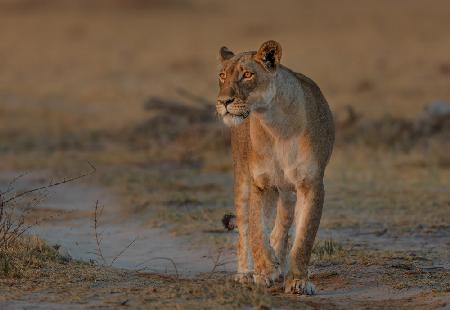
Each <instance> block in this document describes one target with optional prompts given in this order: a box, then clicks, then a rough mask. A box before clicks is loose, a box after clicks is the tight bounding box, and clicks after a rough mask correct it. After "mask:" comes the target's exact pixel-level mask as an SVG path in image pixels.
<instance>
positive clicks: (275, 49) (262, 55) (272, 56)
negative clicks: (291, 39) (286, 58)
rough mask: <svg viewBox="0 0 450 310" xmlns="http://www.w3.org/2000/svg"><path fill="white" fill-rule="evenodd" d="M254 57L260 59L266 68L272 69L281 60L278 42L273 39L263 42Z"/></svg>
mask: <svg viewBox="0 0 450 310" xmlns="http://www.w3.org/2000/svg"><path fill="white" fill-rule="evenodd" d="M256 59H257V60H258V61H260V62H261V63H262V64H263V66H264V67H265V68H266V69H267V70H269V71H272V70H274V69H275V67H276V65H277V64H279V63H280V60H281V45H280V43H278V42H276V41H273V40H270V41H267V42H264V43H263V44H262V45H261V47H260V48H259V50H258V52H257V53H256Z"/></svg>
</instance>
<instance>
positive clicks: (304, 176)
mask: <svg viewBox="0 0 450 310" xmlns="http://www.w3.org/2000/svg"><path fill="white" fill-rule="evenodd" d="M220 56H221V60H222V71H221V74H220V78H219V84H220V92H219V96H218V100H217V105H216V108H217V112H218V114H219V115H220V116H221V117H222V118H223V120H224V122H225V123H226V124H228V125H230V126H231V133H232V140H231V141H232V150H233V161H234V174H235V186H234V191H235V207H236V213H237V225H238V228H239V241H238V276H237V280H239V281H241V282H247V281H249V280H251V279H252V277H251V275H253V280H254V281H255V282H256V283H257V284H262V285H267V286H270V285H272V283H273V281H276V280H278V279H280V278H281V279H283V278H284V280H285V290H286V291H287V292H293V293H298V294H313V293H314V289H313V288H314V286H313V285H312V284H311V283H310V282H309V280H308V271H307V269H308V263H309V260H310V256H311V251H312V247H313V243H314V239H315V236H316V233H317V230H318V227H319V223H320V218H321V214H322V206H323V199H324V188H323V176H324V171H325V167H326V165H327V163H328V160H329V158H330V156H331V152H332V148H333V143H334V126H333V120H332V115H331V112H330V110H329V107H328V104H327V102H326V100H325V98H324V96H323V95H322V93H321V91H320V89H319V87H318V86H317V85H316V84H315V83H314V82H313V81H312V80H311V79H309V78H307V77H306V76H304V75H302V74H300V73H294V72H292V71H291V70H289V69H288V68H286V67H284V66H282V65H281V64H280V63H279V62H280V59H281V46H280V45H279V44H278V43H277V42H275V41H268V42H265V43H264V44H263V45H262V46H261V47H260V49H259V50H258V52H246V53H241V54H237V55H234V54H233V53H232V52H231V51H230V50H228V49H226V48H222V49H221V50H220ZM245 72H247V73H245ZM246 77H247V78H246ZM274 208H276V218H275V224H274V228H273V230H272V232H271V233H270V237H269V234H268V233H267V232H266V230H267V227H268V217H269V216H268V215H269V214H271V213H274V212H272V211H273V209H274ZM293 222H295V236H294V240H293V246H292V249H291V250H290V254H289V257H288V259H286V256H287V252H288V249H287V245H288V242H287V241H288V231H289V228H290V226H291V224H292V223H293ZM252 263H253V264H254V267H253V266H252Z"/></svg>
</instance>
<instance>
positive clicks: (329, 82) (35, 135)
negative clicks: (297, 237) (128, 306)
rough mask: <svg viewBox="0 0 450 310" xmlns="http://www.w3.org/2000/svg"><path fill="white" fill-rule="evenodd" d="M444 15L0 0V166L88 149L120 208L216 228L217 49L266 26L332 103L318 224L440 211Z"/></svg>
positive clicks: (427, 9) (338, 5)
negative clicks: (331, 145) (331, 147)
mask: <svg viewBox="0 0 450 310" xmlns="http://www.w3.org/2000/svg"><path fill="white" fill-rule="evenodd" d="M449 16H450V3H449V2H448V1H444V0H443V1H433V2H429V1H421V0H411V1H387V0H386V1H350V0H344V1H297V0H285V1H266V0H263V1H206V0H169V1H163V0H148V1H144V0H108V1H107V0H84V1H83V0H59V1H56V0H1V1H0V156H1V158H2V160H1V161H0V171H3V172H5V171H8V172H9V173H10V172H11V171H13V172H14V171H23V170H27V171H34V170H44V171H52V173H55V174H57V175H66V174H68V173H75V172H77V171H79V170H80V169H81V167H84V165H85V162H86V161H90V162H92V163H94V164H95V165H96V167H97V168H98V173H97V174H96V176H95V177H94V178H93V179H94V180H93V181H92V180H91V181H92V182H94V183H96V184H100V185H102V186H106V187H108V188H111V189H112V190H114V191H116V192H117V193H119V197H121V199H122V200H123V206H124V208H123V209H124V210H125V211H126V212H131V213H138V214H142V215H143V216H144V218H145V216H147V215H148V214H150V213H151V216H150V215H148V218H147V222H148V223H153V224H154V222H158V223H166V222H168V223H177V225H175V227H177V229H181V230H182V231H192V230H196V229H197V228H198V225H200V226H202V227H203V226H205V227H215V226H216V225H217V223H218V222H219V221H220V217H221V215H222V214H223V213H224V212H225V211H231V210H232V196H231V189H232V175H231V159H230V154H229V141H228V139H229V137H228V129H227V128H225V127H224V126H223V125H222V124H221V123H220V122H219V121H218V120H217V118H216V117H215V114H214V113H215V111H214V102H215V96H216V93H217V90H218V86H217V73H218V69H219V67H218V65H219V63H218V60H217V55H218V50H219V48H220V47H221V46H223V45H226V46H227V47H228V48H230V49H231V50H233V51H234V52H241V51H247V50H256V49H258V47H259V46H260V44H261V43H262V42H264V41H266V40H269V39H273V40H277V41H278V42H280V43H281V45H282V47H283V59H282V63H283V64H284V65H286V66H288V67H290V68H292V69H293V70H295V71H298V72H301V73H303V74H305V75H307V76H309V77H311V78H312V79H314V80H315V81H316V82H317V83H318V85H319V86H320V87H321V89H322V91H323V93H324V94H325V96H326V98H327V99H328V102H329V103H330V106H331V109H332V110H333V112H334V114H335V120H336V127H337V143H336V149H335V153H334V155H333V158H332V160H331V163H330V167H329V169H328V172H327V177H326V182H327V188H328V195H327V206H326V211H325V215H324V220H323V225H324V226H323V227H347V226H352V227H353V226H355V225H356V226H364V225H366V226H367V225H369V226H370V225H378V226H383V227H384V226H389V225H392V226H393V227H394V226H395V227H398V225H399V224H404V225H406V226H405V227H406V228H408V229H409V228H411V227H416V226H415V225H430V226H433V225H438V226H439V225H448V223H446V220H445V219H446V218H447V219H448V215H449V201H450V198H449V179H450V176H449V174H450V173H449V167H450V155H449V154H450V148H449V145H450V135H449V132H450V130H449V110H450V109H449V102H450V58H449V55H450V40H449V33H448V30H449V29H450V18H449ZM149 210H152V211H154V212H150V213H149ZM368 218H370V219H371V220H370V221H369V220H368ZM186 219H190V220H191V221H187V220H186Z"/></svg>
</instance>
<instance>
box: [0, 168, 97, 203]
mask: <svg viewBox="0 0 450 310" xmlns="http://www.w3.org/2000/svg"><path fill="white" fill-rule="evenodd" d="M87 163H88V164H89V166H90V167H91V169H92V170H91V171H89V172H86V173H83V174H80V175H78V176H76V177H73V178H69V179H66V178H64V179H62V180H61V181H58V182H55V183H53V182H50V183H49V184H48V185H44V186H41V187H36V188H33V189H30V190H26V191H23V192H20V193H18V194H16V195H14V196H12V197H10V198H8V199H6V200H4V201H3V203H4V204H7V203H9V202H11V201H14V200H16V199H17V198H20V197H22V196H25V195H29V194H31V193H34V192H37V191H41V190H43V189H48V188H52V187H55V186H58V185H62V184H65V183H69V182H73V181H76V180H79V179H81V178H84V177H87V176H89V175H91V174H94V173H95V172H96V171H97V169H96V168H95V167H94V166H93V165H92V164H91V163H90V162H87Z"/></svg>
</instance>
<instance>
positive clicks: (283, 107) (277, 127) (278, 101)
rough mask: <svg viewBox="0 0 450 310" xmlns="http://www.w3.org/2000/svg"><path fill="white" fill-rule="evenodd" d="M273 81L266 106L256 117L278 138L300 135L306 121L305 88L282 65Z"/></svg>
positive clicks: (257, 112)
mask: <svg viewBox="0 0 450 310" xmlns="http://www.w3.org/2000/svg"><path fill="white" fill-rule="evenodd" d="M272 83H273V85H272V87H271V88H269V90H268V94H267V95H266V98H267V100H268V102H267V104H266V105H265V107H266V108H265V109H261V110H260V111H256V113H255V114H256V115H255V116H256V119H257V121H259V122H260V123H261V125H262V126H263V128H264V129H266V130H267V131H268V132H269V133H270V134H271V135H272V136H274V137H276V138H280V139H286V138H289V137H291V136H294V135H298V134H299V133H300V132H301V131H302V130H303V129H304V127H305V123H306V117H305V96H304V93H303V89H302V87H301V85H300V83H299V81H298V79H297V78H296V77H295V76H294V74H293V73H292V72H291V71H289V70H287V69H286V68H284V67H281V66H280V68H278V72H277V74H276V77H275V79H274V80H273V82H272Z"/></svg>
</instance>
